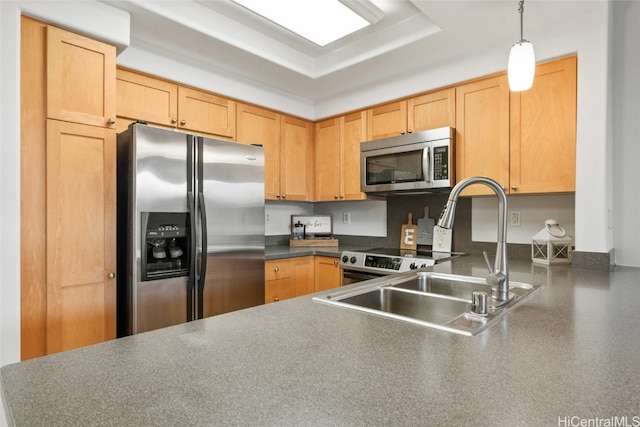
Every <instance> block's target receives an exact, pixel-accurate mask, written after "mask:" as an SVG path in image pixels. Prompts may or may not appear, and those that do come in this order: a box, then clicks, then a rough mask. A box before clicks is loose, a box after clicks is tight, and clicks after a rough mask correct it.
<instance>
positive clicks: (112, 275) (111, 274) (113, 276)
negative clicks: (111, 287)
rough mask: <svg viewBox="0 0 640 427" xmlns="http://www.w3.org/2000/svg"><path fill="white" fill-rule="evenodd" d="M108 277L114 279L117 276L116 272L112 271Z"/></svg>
mask: <svg viewBox="0 0 640 427" xmlns="http://www.w3.org/2000/svg"><path fill="white" fill-rule="evenodd" d="M107 277H109V279H112V280H113V279H115V278H116V273H114V272H111V273H109V276H107Z"/></svg>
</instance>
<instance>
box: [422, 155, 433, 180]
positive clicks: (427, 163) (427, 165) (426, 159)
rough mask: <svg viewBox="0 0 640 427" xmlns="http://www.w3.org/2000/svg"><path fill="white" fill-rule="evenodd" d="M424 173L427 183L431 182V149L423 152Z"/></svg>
mask: <svg viewBox="0 0 640 427" xmlns="http://www.w3.org/2000/svg"><path fill="white" fill-rule="evenodd" d="M422 173H423V176H424V180H425V182H431V147H424V150H422Z"/></svg>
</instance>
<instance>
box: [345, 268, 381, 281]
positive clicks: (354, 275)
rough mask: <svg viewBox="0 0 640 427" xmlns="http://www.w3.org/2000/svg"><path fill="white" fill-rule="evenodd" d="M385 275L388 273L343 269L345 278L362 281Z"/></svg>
mask: <svg viewBox="0 0 640 427" xmlns="http://www.w3.org/2000/svg"><path fill="white" fill-rule="evenodd" d="M383 276H386V274H375V273H362V272H359V271H353V270H343V273H342V277H343V278H347V279H355V280H358V281H361V282H363V281H365V280H370V279H377V278H379V277H383Z"/></svg>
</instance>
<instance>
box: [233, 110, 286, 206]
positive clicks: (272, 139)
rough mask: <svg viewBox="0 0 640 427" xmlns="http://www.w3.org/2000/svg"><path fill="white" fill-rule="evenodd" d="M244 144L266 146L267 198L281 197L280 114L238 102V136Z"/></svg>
mask: <svg viewBox="0 0 640 427" xmlns="http://www.w3.org/2000/svg"><path fill="white" fill-rule="evenodd" d="M236 139H237V141H238V142H241V143H244V144H261V145H262V147H263V148H264V159H265V162H264V192H265V199H271V200H277V199H279V197H280V114H278V113H276V112H274V111H269V110H265V109H263V108H258V107H254V106H251V105H246V104H242V103H238V105H237V137H236Z"/></svg>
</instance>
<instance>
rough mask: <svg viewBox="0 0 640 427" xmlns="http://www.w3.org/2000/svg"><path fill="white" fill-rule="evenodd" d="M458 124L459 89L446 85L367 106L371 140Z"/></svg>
mask: <svg viewBox="0 0 640 427" xmlns="http://www.w3.org/2000/svg"><path fill="white" fill-rule="evenodd" d="M454 125H455V89H454V88H448V89H442V90H438V91H434V92H430V93H426V94H423V95H419V96H416V97H413V98H409V99H406V100H402V101H396V102H391V103H389V104H384V105H380V106H377V107H373V108H370V109H368V110H367V140H374V139H381V138H388V137H391V136H398V135H404V134H406V133H412V132H419V131H423V130H428V129H435V128H439V127H443V126H454Z"/></svg>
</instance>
